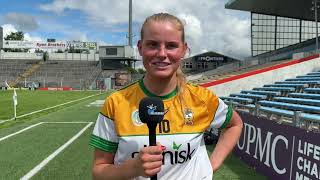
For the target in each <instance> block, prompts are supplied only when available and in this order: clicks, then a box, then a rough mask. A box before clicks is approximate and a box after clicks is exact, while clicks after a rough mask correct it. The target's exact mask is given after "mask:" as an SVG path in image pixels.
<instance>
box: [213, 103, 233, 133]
mask: <svg viewBox="0 0 320 180" xmlns="http://www.w3.org/2000/svg"><path fill="white" fill-rule="evenodd" d="M217 100H218V107H217V109H216V112H215V115H214V117H213V120H212V122H211V124H210V128H216V129H223V128H225V127H227V125H228V124H229V122H230V120H231V118H232V112H233V110H232V108H231V107H230V106H228V105H226V104H225V103H224V102H223V101H222V100H221V99H220V98H217Z"/></svg>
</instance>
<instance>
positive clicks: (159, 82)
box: [143, 75, 177, 96]
mask: <svg viewBox="0 0 320 180" xmlns="http://www.w3.org/2000/svg"><path fill="white" fill-rule="evenodd" d="M143 83H144V85H145V87H146V88H147V89H148V90H149V91H150V92H151V93H153V94H155V95H157V96H165V95H167V94H169V93H171V92H172V91H174V90H175V89H176V88H177V77H176V75H173V76H172V77H170V78H166V79H159V78H154V77H151V76H148V75H146V76H145V77H144V78H143Z"/></svg>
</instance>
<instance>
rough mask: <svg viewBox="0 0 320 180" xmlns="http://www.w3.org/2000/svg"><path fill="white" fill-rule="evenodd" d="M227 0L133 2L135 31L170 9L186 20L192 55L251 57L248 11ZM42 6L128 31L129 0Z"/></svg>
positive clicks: (59, 0)
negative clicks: (231, 5)
mask: <svg viewBox="0 0 320 180" xmlns="http://www.w3.org/2000/svg"><path fill="white" fill-rule="evenodd" d="M226 2H227V0H212V1H208V0H197V1H194V0H184V1H183V2H182V1H180V0H161V1H157V2H155V1H152V0H139V1H133V21H134V23H133V24H134V27H133V30H134V34H135V35H138V34H139V29H140V26H141V24H142V23H143V21H144V19H145V18H146V17H148V16H149V15H151V14H154V13H158V12H168V13H171V14H174V15H176V16H178V17H179V18H181V19H183V21H185V22H186V25H185V31H186V39H187V42H188V44H189V47H190V48H191V50H192V51H191V52H192V54H193V55H194V54H198V53H202V52H204V51H205V50H207V51H216V52H218V53H222V54H225V55H229V56H233V57H238V58H243V57H246V56H250V16H249V13H245V12H239V11H233V10H228V9H225V8H224V5H225V3H226ZM155 3H156V5H155ZM40 8H41V9H42V10H44V11H50V12H54V13H57V14H58V15H59V14H64V13H67V12H69V11H72V10H76V11H80V12H82V13H84V16H86V17H85V19H87V24H88V27H90V28H91V27H95V29H98V30H99V31H100V30H105V31H106V32H119V31H124V32H126V31H127V28H126V27H127V24H128V1H115V0H54V1H53V2H51V3H46V4H42V5H41V6H40ZM88 38H90V34H88Z"/></svg>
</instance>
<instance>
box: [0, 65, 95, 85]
mask: <svg viewBox="0 0 320 180" xmlns="http://www.w3.org/2000/svg"><path fill="white" fill-rule="evenodd" d="M0 63H1V67H0V81H1V82H4V81H6V82H8V83H9V84H10V86H15V87H26V86H27V84H30V83H32V82H35V83H36V84H40V87H61V86H66V87H71V88H74V89H86V88H88V87H89V86H90V85H91V84H92V83H93V82H94V80H95V79H96V78H97V76H98V75H99V74H100V73H101V68H100V66H99V61H70V60H68V61H63V60H57V61H55V60H50V61H46V62H44V61H42V60H21V59H17V60H13V59H9V60H3V59H1V60H0Z"/></svg>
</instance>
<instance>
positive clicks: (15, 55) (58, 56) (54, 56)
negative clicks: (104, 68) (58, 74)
mask: <svg viewBox="0 0 320 180" xmlns="http://www.w3.org/2000/svg"><path fill="white" fill-rule="evenodd" d="M0 59H30V60H41V59H43V54H42V53H23V52H0ZM49 60H75V61H99V54H95V53H91V54H79V53H49Z"/></svg>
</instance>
